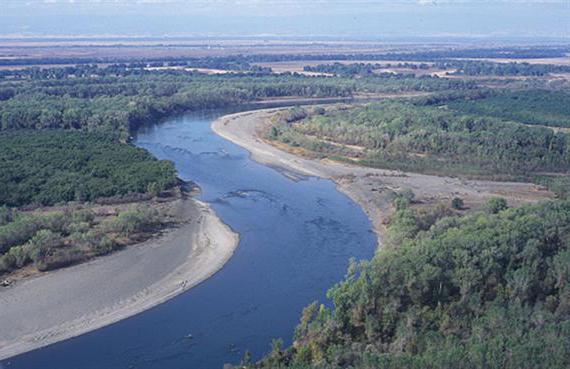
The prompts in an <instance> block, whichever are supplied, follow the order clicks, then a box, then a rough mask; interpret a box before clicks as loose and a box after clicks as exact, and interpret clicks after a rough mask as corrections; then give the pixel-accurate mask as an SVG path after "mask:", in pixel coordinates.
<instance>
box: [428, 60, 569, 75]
mask: <svg viewBox="0 0 570 369" xmlns="http://www.w3.org/2000/svg"><path fill="white" fill-rule="evenodd" d="M435 67H437V68H439V69H443V70H449V69H454V70H455V71H454V72H452V73H451V74H454V75H466V76H535V77H538V76H545V75H548V74H550V73H570V66H566V65H553V64H529V63H496V62H490V61H475V60H453V61H449V60H448V61H444V62H437V63H435Z"/></svg>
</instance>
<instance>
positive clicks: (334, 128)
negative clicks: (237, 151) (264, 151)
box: [268, 92, 570, 179]
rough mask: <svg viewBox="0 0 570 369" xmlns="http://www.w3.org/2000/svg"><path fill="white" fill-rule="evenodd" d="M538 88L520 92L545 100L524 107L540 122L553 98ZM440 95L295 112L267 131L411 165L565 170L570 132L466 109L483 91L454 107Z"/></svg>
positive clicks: (448, 170)
mask: <svg viewBox="0 0 570 369" xmlns="http://www.w3.org/2000/svg"><path fill="white" fill-rule="evenodd" d="M537 94H538V95H540V94H542V93H541V92H533V93H529V96H530V97H525V98H527V99H532V100H533V101H534V102H535V104H537V105H540V101H544V102H545V105H541V109H535V110H533V111H532V112H531V111H530V109H529V110H528V111H529V112H530V113H532V117H533V118H535V119H537V121H539V122H540V121H542V120H541V119H542V114H543V113H544V112H545V111H546V110H547V109H548V106H550V105H551V104H555V103H551V102H550V101H549V100H548V99H544V100H535V99H534V98H533V97H534V96H535V95H537ZM520 95H523V96H526V95H524V94H520ZM469 96H473V95H469ZM483 96H484V94H483ZM554 96H559V95H554ZM442 100H443V101H445V98H440V99H439V100H438V99H435V100H434V99H429V98H428V99H418V100H415V101H414V100H408V101H385V102H381V103H374V104H370V105H366V106H363V107H357V108H348V109H347V108H336V109H332V110H329V111H326V110H324V109H316V110H314V111H312V112H305V114H300V115H299V113H298V112H297V115H296V116H297V118H298V119H294V120H293V121H291V119H287V117H285V119H284V118H283V117H282V118H281V120H280V121H278V122H277V123H276V125H275V126H274V127H273V128H272V129H271V130H270V131H269V132H268V136H269V138H271V139H276V140H280V141H282V142H284V143H287V144H289V145H292V146H299V147H302V148H305V149H307V150H309V151H310V152H313V153H316V154H317V155H324V156H328V157H332V158H337V159H343V160H352V161H354V160H356V161H358V162H359V163H361V164H365V165H370V166H375V167H382V168H390V169H400V170H409V171H416V172H426V173H436V174H464V175H474V176H493V177H495V178H508V177H510V178H517V177H518V176H522V177H523V178H527V179H528V175H530V174H532V173H538V172H561V173H567V172H568V171H569V170H570V136H569V135H568V134H566V133H563V132H554V131H553V130H551V129H549V128H542V127H532V126H526V125H524V124H521V123H519V122H513V121H507V120H504V119H500V118H497V117H493V116H481V115H480V114H477V115H475V114H469V113H465V112H464V111H468V110H469V109H468V108H467V107H469V106H471V104H474V106H478V104H484V102H485V99H483V100H475V101H474V102H473V101H472V100H470V101H466V100H464V99H461V100H457V99H455V100H453V101H452V104H453V105H452V104H450V106H453V107H456V106H457V107H461V109H458V110H455V108H454V109H452V108H450V107H449V106H448V105H445V104H444V105H442V104H441V101H442ZM435 102H438V103H435ZM506 106H507V105H503V109H504V110H507V109H505V107H506ZM531 108H532V106H531ZM560 109H562V110H563V109H565V108H564V107H562V108H559V110H560ZM508 111H512V110H510V109H509V110H508ZM291 114H292V113H291V112H290V113H288V116H290V115H291ZM307 114H308V115H309V116H308V117H307V118H305V115H307ZM513 114H517V113H513ZM293 115H294V116H295V114H293ZM490 115H492V114H490ZM565 117H566V118H565V119H568V117H570V116H569V115H566V116H565Z"/></svg>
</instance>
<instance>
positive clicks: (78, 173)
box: [0, 130, 176, 206]
mask: <svg viewBox="0 0 570 369" xmlns="http://www.w3.org/2000/svg"><path fill="white" fill-rule="evenodd" d="M175 183H176V171H175V169H174V166H173V165H172V163H170V162H167V161H159V160H156V159H154V158H153V157H152V156H151V155H150V154H149V153H147V152H146V151H145V150H142V149H138V148H136V147H134V146H132V145H129V144H119V143H117V142H115V141H113V140H111V139H110V138H107V137H105V136H103V135H101V134H92V133H86V132H70V131H53V130H48V131H28V130H25V131H12V132H5V133H2V134H0V188H1V189H2V191H0V204H1V205H9V206H21V205H26V204H41V205H51V204H55V203H59V202H66V201H73V200H77V201H92V200H95V199H97V198H100V197H111V196H118V195H127V194H130V193H144V192H146V191H147V189H148V186H149V185H152V186H153V187H156V188H155V190H156V191H162V190H165V189H166V188H168V187H171V186H173V185H174V184H175Z"/></svg>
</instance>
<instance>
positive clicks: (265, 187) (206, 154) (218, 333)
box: [0, 111, 376, 369]
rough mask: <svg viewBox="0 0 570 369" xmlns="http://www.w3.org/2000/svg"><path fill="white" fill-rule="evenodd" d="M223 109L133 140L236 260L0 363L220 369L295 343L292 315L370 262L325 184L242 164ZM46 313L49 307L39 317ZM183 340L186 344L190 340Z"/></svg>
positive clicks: (361, 227) (367, 230) (86, 368)
mask: <svg viewBox="0 0 570 369" xmlns="http://www.w3.org/2000/svg"><path fill="white" fill-rule="evenodd" d="M222 114H223V112H221V111H213V112H202V113H192V114H188V115H184V116H180V117H176V118H172V119H169V120H167V121H165V122H163V123H160V124H156V125H154V126H152V127H149V128H146V129H143V130H141V131H140V132H139V134H138V137H137V138H136V140H135V144H136V145H138V146H140V147H143V148H145V149H147V150H149V151H150V152H151V153H153V154H154V155H155V156H156V157H158V158H160V159H168V160H172V161H173V162H174V163H175V165H176V168H177V170H178V172H179V175H180V177H181V178H182V179H184V180H191V181H194V182H196V183H197V184H198V185H199V186H200V187H201V189H202V193H201V195H200V198H201V199H202V200H204V201H206V202H209V203H210V204H211V205H212V206H213V208H214V209H215V211H216V213H217V214H218V215H219V216H220V218H221V219H222V220H223V221H224V222H225V223H227V224H228V225H229V226H230V227H231V228H232V229H233V230H235V231H236V232H238V233H239V234H240V237H241V239H240V243H239V246H238V248H237V250H236V253H235V255H234V256H233V257H232V258H231V260H230V261H229V262H228V263H227V264H226V265H225V266H224V268H223V269H222V270H221V271H220V272H218V273H217V274H216V275H214V276H213V277H212V278H210V279H208V280H207V281H205V282H204V283H202V284H200V285H199V286H197V287H195V288H193V289H191V290H189V291H188V292H186V293H184V294H182V295H180V296H178V297H176V298H174V299H172V300H170V301H168V302H166V303H164V304H162V305H159V306H157V307H155V308H153V309H150V310H148V311H146V312H143V313H141V314H139V315H137V316H134V317H131V318H129V319H126V320H123V321H121V322H118V323H116V324H113V325H111V326H108V327H106V328H102V329H99V330H97V331H94V332H91V333H88V334H85V335H83V336H79V337H77V338H73V339H70V340H67V341H64V342H60V343H57V344H54V345H52V346H49V347H46V348H43V349H39V350H36V351H32V352H30V353H26V354H23V355H20V356H18V357H15V358H12V359H9V360H6V361H5V362H4V363H3V364H0V368H2V365H3V368H5V369H8V368H16V369H36V368H37V369H52V368H53V369H91V368H92V369H114V368H117V369H129V368H145V369H221V368H222V366H223V364H224V363H239V361H240V359H241V358H242V357H243V355H244V352H245V351H246V350H249V351H250V352H251V353H252V354H253V358H254V359H258V358H260V357H261V356H262V355H263V354H264V353H266V352H268V351H269V350H270V343H271V340H272V339H273V338H278V337H279V338H282V339H283V340H284V341H285V343H286V344H289V343H290V342H291V339H292V335H293V332H294V328H295V326H296V324H297V322H298V321H299V317H300V313H301V311H302V309H303V307H305V306H306V305H308V304H309V303H311V302H312V301H314V300H320V301H322V302H326V297H325V292H326V290H327V289H328V288H329V287H331V286H332V285H333V284H334V283H336V282H338V281H340V280H341V279H342V278H343V276H344V275H345V273H346V268H347V265H348V262H349V259H350V258H351V257H354V258H356V259H364V258H366V259H369V258H370V257H371V256H372V255H373V253H374V249H375V246H376V236H375V235H374V234H373V232H372V231H371V224H370V222H369V220H368V219H367V217H366V216H365V214H364V213H363V211H362V210H361V209H360V207H359V206H358V205H357V204H355V203H354V202H352V201H351V200H350V199H349V198H348V197H346V196H345V195H344V194H342V193H340V192H338V191H337V190H336V188H335V185H334V183H333V182H331V181H329V180H324V179H318V178H312V177H303V176H299V175H291V173H282V172H279V171H277V170H275V169H272V168H269V167H266V166H263V165H261V164H258V163H256V162H254V161H252V160H250V159H249V154H248V152H247V151H246V150H244V149H242V148H240V147H238V146H236V145H234V144H233V143H231V142H229V141H226V140H225V139H223V138H221V137H219V136H217V135H216V134H214V133H213V132H212V130H211V128H210V124H211V122H212V121H213V120H214V119H216V118H217V117H219V116H220V115H222ZM47 313H49V312H46V314H47ZM190 335H191V338H189V336H190Z"/></svg>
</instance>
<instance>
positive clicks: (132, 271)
mask: <svg viewBox="0 0 570 369" xmlns="http://www.w3.org/2000/svg"><path fill="white" fill-rule="evenodd" d="M178 201H179V204H178V213H179V215H180V217H181V218H182V219H183V223H182V225H180V226H179V227H177V228H175V229H171V230H169V231H167V232H165V234H164V235H162V236H160V237H157V238H153V239H150V240H148V241H146V242H143V243H141V244H137V245H133V246H130V247H127V248H126V249H125V250H123V251H121V252H118V253H114V254H112V255H109V256H105V257H100V258H97V259H94V260H92V261H90V262H87V263H84V264H79V265H76V266H73V267H70V268H65V269H61V270H57V271H53V272H48V273H45V274H42V275H40V276H38V277H35V278H29V279H25V280H22V281H20V282H18V283H16V284H15V285H13V286H11V287H9V288H4V289H2V290H0V305H1V307H2V308H1V310H0V321H1V322H2V323H1V324H2V325H1V329H0V360H3V359H6V358H9V357H12V356H15V355H18V354H21V353H24V352H27V351H31V350H34V349H37V348H40V347H44V346H47V345H50V344H52V343H55V342H58V341H62V340H65V339H68V338H72V337H75V336H78V335H81V334H84V333H87V332H89V331H93V330H95V329H98V328H101V327H104V326H106V325H109V324H112V323H115V322H117V321H119V320H122V319H125V318H127V317H130V316H133V315H136V314H138V313H140V312H142V311H144V310H147V309H150V308H151V307H154V306H156V305H158V304H160V303H162V302H164V301H166V300H168V299H170V298H173V297H174V296H176V295H178V294H180V293H182V292H184V291H186V290H188V289H190V288H192V287H194V286H196V285H197V284H199V283H200V282H202V281H204V280H206V279H207V278H209V277H210V276H212V275H213V274H215V273H216V272H217V271H218V270H220V269H221V268H222V266H223V265H224V264H225V263H226V262H227V261H228V260H229V259H230V257H231V256H232V255H233V253H234V251H235V249H236V247H237V245H238V235H237V234H235V233H234V232H232V230H231V229H230V228H229V227H228V226H227V225H225V224H224V223H223V222H222V221H221V220H220V219H219V218H218V217H217V216H216V214H215V213H214V211H213V210H212V209H211V208H210V207H209V205H207V204H205V203H203V202H200V201H198V200H196V199H193V198H188V199H184V200H178Z"/></svg>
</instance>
